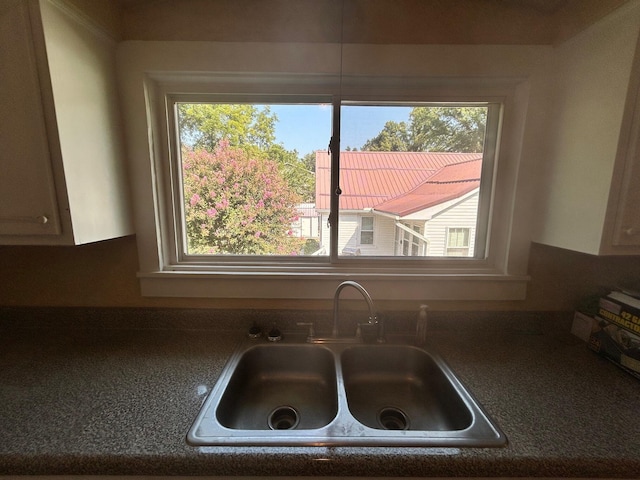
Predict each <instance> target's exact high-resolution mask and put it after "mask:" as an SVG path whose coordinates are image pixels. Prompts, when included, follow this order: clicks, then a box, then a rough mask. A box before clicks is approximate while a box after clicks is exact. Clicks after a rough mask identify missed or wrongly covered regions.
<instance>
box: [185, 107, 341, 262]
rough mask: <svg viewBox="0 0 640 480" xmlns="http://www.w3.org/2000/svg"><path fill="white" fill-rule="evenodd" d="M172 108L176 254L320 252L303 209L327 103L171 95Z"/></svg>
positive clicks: (311, 205)
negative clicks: (226, 100)
mask: <svg viewBox="0 0 640 480" xmlns="http://www.w3.org/2000/svg"><path fill="white" fill-rule="evenodd" d="M174 112H175V123H176V129H177V133H178V134H177V145H176V146H175V158H176V159H177V160H178V163H179V165H178V166H177V168H176V172H178V178H176V179H175V181H174V182H175V185H174V188H175V190H176V191H178V192H181V193H180V197H181V199H179V200H178V204H177V205H176V206H175V208H176V211H177V212H180V217H181V218H179V219H178V220H179V228H180V230H181V235H179V236H178V237H177V238H178V240H179V243H178V249H179V251H180V255H181V256H183V257H187V256H193V255H210V256H213V255H217V256H223V257H225V256H274V255H285V256H294V255H295V256H299V255H317V254H320V253H324V254H326V252H327V251H328V248H326V249H325V250H323V251H322V252H320V245H319V238H318V235H317V234H315V233H314V231H313V228H312V227H313V225H312V224H313V217H311V216H309V210H314V209H315V208H316V205H315V202H316V190H317V189H316V173H315V157H316V151H317V150H318V149H319V148H321V147H322V145H323V144H324V143H325V142H326V141H327V139H328V138H329V137H330V134H331V108H330V105H326V104H302V103H301V104H281V103H273V104H263V103H254V102H247V101H244V102H240V101H238V102H234V103H224V102H198V103H196V102H187V101H185V102H183V101H180V97H176V100H175V103H174ZM180 240H182V241H180ZM327 247H328V245H327Z"/></svg>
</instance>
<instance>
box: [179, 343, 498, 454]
mask: <svg viewBox="0 0 640 480" xmlns="http://www.w3.org/2000/svg"><path fill="white" fill-rule="evenodd" d="M291 345H298V346H305V348H312V349H325V350H328V351H330V352H331V354H332V355H333V359H334V366H335V373H336V382H337V385H336V391H337V396H338V399H337V403H338V409H337V413H336V415H335V417H334V418H333V420H332V421H331V422H329V423H328V424H327V425H325V426H323V427H320V428H311V429H302V430H295V429H294V430H271V429H267V430H246V429H232V428H227V427H224V426H223V425H221V424H220V423H219V422H218V420H217V416H216V410H217V407H218V405H219V403H220V399H221V398H222V396H223V395H224V392H225V389H226V386H227V384H228V382H229V379H230V378H231V376H232V375H233V372H234V371H235V368H236V367H237V365H238V363H239V361H240V359H241V358H242V356H243V355H244V354H245V352H247V351H249V350H251V349H252V348H254V347H264V348H283V347H287V346H291ZM387 346H400V347H403V348H413V349H418V350H420V351H422V352H425V353H426V354H427V355H428V356H430V357H431V358H432V359H433V361H434V362H435V364H436V365H437V366H438V368H439V369H440V370H441V371H442V373H443V374H444V375H445V376H446V377H447V379H448V380H449V381H450V382H451V384H452V386H453V387H454V389H455V391H456V393H457V394H458V396H459V397H460V399H461V400H462V401H463V402H464V404H465V405H466V407H467V408H468V409H469V411H470V413H471V416H472V420H471V424H470V426H469V427H468V428H465V429H462V430H382V429H374V428H371V427H368V426H366V425H364V424H362V423H360V422H359V421H358V420H357V419H356V418H355V417H354V416H353V414H352V413H351V412H350V410H349V407H348V403H347V398H346V393H345V386H344V378H343V372H342V364H341V354H342V352H343V351H344V350H346V349H349V348H353V347H357V348H385V347H387ZM186 440H187V443H188V444H190V445H192V446H233V445H235V446H382V447H394V446H404V447H478V448H483V447H504V446H506V445H507V443H508V442H507V437H506V435H505V434H504V433H503V432H502V430H501V429H500V428H499V427H498V425H497V424H496V422H495V421H494V420H493V419H491V418H490V417H489V416H488V414H487V413H486V412H485V411H484V409H483V407H482V406H481V405H480V403H479V402H478V401H477V400H476V399H475V397H474V396H473V395H472V394H471V392H469V390H468V389H467V388H466V387H465V386H464V385H463V384H462V382H460V380H459V379H458V378H457V376H456V375H455V373H454V372H453V371H452V370H451V369H450V367H449V366H448V365H447V363H446V362H445V361H444V360H443V359H442V357H440V356H439V355H438V354H437V353H435V352H434V351H433V350H432V349H431V348H427V347H424V348H423V347H417V346H415V345H412V344H411V341H410V340H408V338H407V337H404V336H398V337H395V336H394V339H393V341H390V342H389V343H387V344H384V345H374V344H357V343H335V344H332V343H323V344H308V343H306V342H305V341H304V337H300V338H297V337H296V336H288V337H287V339H285V340H283V341H282V342H278V343H268V342H266V341H260V340H257V341H256V340H250V339H245V340H243V341H242V342H240V344H239V345H238V347H237V348H236V349H235V350H234V352H233V353H232V355H231V356H230V357H229V359H228V361H227V363H226V364H225V366H224V367H223V370H222V372H221V374H220V376H219V378H218V380H217V381H216V383H215V385H214V387H213V388H212V390H211V392H210V393H209V395H208V397H207V399H206V400H205V402H204V403H203V405H202V406H201V408H200V411H199V412H198V415H197V416H196V418H195V420H194V422H193V424H192V426H191V428H190V429H189V431H188V433H187V436H186Z"/></svg>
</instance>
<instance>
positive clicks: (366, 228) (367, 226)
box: [360, 217, 373, 245]
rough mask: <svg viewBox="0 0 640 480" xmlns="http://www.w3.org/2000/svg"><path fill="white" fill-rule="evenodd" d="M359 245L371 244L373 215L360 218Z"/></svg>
mask: <svg viewBox="0 0 640 480" xmlns="http://www.w3.org/2000/svg"><path fill="white" fill-rule="evenodd" d="M360 245H373V217H361V218H360Z"/></svg>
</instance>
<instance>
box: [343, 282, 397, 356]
mask: <svg viewBox="0 0 640 480" xmlns="http://www.w3.org/2000/svg"><path fill="white" fill-rule="evenodd" d="M346 287H353V288H355V289H356V290H358V291H359V292H360V293H361V294H362V297H363V298H364V299H365V301H366V302H367V306H368V307H369V321H368V324H369V325H377V326H378V338H377V341H378V343H384V341H385V338H384V322H383V321H382V319H378V317H377V316H376V310H375V307H374V306H373V300H371V295H369V292H367V291H366V290H365V289H364V287H363V286H362V285H360V284H359V283H357V282H354V281H351V280H347V281H346V282H342V283H341V284H340V285H338V288H336V293H335V294H334V296H333V330H332V332H331V336H332V337H333V338H338V323H339V318H340V292H342V290H343V289H344V288H346ZM356 337H357V338H360V324H358V328H357V330H356Z"/></svg>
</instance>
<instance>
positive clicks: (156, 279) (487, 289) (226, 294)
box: [138, 270, 529, 301]
mask: <svg viewBox="0 0 640 480" xmlns="http://www.w3.org/2000/svg"><path fill="white" fill-rule="evenodd" d="M138 276H139V278H140V284H141V290H142V295H143V296H151V297H156V296H159V297H206V298H255V299H258V298H278V299H330V298H332V297H333V293H334V291H335V288H336V286H337V285H338V284H339V283H340V282H342V281H345V280H354V281H357V282H359V283H361V284H362V285H363V286H364V287H365V288H366V289H367V290H368V291H369V293H370V294H371V296H372V297H373V298H375V299H376V300H418V301H426V300H434V299H437V300H485V301H490V300H502V301H504V300H524V299H525V296H526V286H527V283H528V281H529V277H528V276H522V275H505V274H501V273H477V274H474V273H471V274H460V273H455V274H447V273H433V274H425V273H420V274H418V273H412V272H407V273H380V272H379V271H378V272H360V273H352V272H349V273H348V272H346V271H342V272H341V271H339V270H332V271H325V272H291V271H256V270H245V271H234V272H230V271H215V272H211V271H207V272H197V271H192V272H184V271H180V272H176V271H164V272H153V273H140V274H139V275H138Z"/></svg>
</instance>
